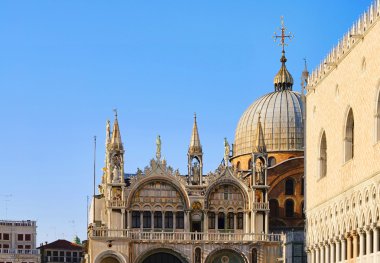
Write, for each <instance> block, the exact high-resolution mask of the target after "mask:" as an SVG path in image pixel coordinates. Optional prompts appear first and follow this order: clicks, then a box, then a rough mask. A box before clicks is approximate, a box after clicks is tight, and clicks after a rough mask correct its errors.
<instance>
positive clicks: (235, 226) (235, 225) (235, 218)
mask: <svg viewBox="0 0 380 263" xmlns="http://www.w3.org/2000/svg"><path fill="white" fill-rule="evenodd" d="M236 229H237V214H236V213H234V232H235V233H236Z"/></svg>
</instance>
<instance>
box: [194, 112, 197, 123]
mask: <svg viewBox="0 0 380 263" xmlns="http://www.w3.org/2000/svg"><path fill="white" fill-rule="evenodd" d="M194 121H197V113H196V112H194Z"/></svg>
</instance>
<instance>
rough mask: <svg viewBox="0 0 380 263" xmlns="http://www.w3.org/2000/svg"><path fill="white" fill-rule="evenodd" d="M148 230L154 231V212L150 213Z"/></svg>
mask: <svg viewBox="0 0 380 263" xmlns="http://www.w3.org/2000/svg"><path fill="white" fill-rule="evenodd" d="M150 229H151V230H152V231H154V212H153V211H151V212H150Z"/></svg>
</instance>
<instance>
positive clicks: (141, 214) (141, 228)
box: [140, 212, 144, 231]
mask: <svg viewBox="0 0 380 263" xmlns="http://www.w3.org/2000/svg"><path fill="white" fill-rule="evenodd" d="M143 229H144V212H140V230H141V231H143Z"/></svg>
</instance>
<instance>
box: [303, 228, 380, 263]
mask: <svg viewBox="0 0 380 263" xmlns="http://www.w3.org/2000/svg"><path fill="white" fill-rule="evenodd" d="M379 231H380V229H379V227H378V226H377V224H372V225H370V226H366V227H363V228H360V229H357V230H353V231H351V232H348V233H346V234H344V235H340V236H336V237H334V238H330V239H329V240H326V241H324V242H320V243H319V244H314V245H311V246H309V247H308V249H307V254H308V262H310V263H334V262H336V263H337V262H344V261H345V260H349V259H352V258H360V257H364V256H367V255H370V254H372V253H377V252H379V251H380V247H379V244H380V234H379Z"/></svg>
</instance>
